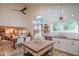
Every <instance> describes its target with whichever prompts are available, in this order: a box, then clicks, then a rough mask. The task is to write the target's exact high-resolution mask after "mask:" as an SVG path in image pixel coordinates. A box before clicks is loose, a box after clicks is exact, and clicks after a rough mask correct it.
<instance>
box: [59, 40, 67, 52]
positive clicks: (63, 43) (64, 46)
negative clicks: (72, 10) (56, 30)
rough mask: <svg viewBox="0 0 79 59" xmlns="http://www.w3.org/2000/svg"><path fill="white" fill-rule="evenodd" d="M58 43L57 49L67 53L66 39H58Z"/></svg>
mask: <svg viewBox="0 0 79 59" xmlns="http://www.w3.org/2000/svg"><path fill="white" fill-rule="evenodd" d="M59 41H60V44H59V49H60V50H62V51H65V52H67V48H68V45H67V40H66V39H59Z"/></svg>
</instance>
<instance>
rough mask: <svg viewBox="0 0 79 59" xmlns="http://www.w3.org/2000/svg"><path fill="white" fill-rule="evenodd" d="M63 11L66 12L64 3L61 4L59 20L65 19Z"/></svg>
mask: <svg viewBox="0 0 79 59" xmlns="http://www.w3.org/2000/svg"><path fill="white" fill-rule="evenodd" d="M63 13H64V10H63V8H62V5H61V6H60V17H59V20H63Z"/></svg>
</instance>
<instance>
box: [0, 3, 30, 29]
mask: <svg viewBox="0 0 79 59" xmlns="http://www.w3.org/2000/svg"><path fill="white" fill-rule="evenodd" d="M24 7H26V5H25V4H20V3H18V4H12V3H11V4H9V3H6V4H5V3H4V4H3V3H2V4H0V25H4V26H5V25H6V26H16V27H25V28H28V30H29V28H30V27H29V17H28V9H27V10H26V11H25V12H26V13H27V15H24V14H22V13H21V12H19V11H14V10H13V9H17V10H20V9H22V8H24Z"/></svg>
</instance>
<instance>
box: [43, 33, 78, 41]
mask: <svg viewBox="0 0 79 59" xmlns="http://www.w3.org/2000/svg"><path fill="white" fill-rule="evenodd" d="M43 36H48V37H52V38H60V39H67V40H77V41H79V38H71V37H70V38H69V37H66V36H53V35H50V34H43Z"/></svg>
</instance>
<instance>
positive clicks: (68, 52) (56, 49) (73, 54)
mask: <svg viewBox="0 0 79 59" xmlns="http://www.w3.org/2000/svg"><path fill="white" fill-rule="evenodd" d="M54 50H57V51H60V52H63V53H66V54H68V55H70V56H78V55H75V54H72V53H69V52H66V51H62V50H60V49H56V48H54Z"/></svg>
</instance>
